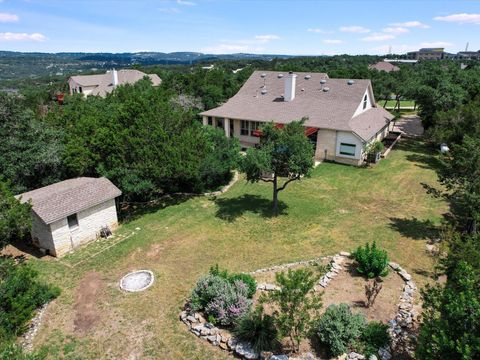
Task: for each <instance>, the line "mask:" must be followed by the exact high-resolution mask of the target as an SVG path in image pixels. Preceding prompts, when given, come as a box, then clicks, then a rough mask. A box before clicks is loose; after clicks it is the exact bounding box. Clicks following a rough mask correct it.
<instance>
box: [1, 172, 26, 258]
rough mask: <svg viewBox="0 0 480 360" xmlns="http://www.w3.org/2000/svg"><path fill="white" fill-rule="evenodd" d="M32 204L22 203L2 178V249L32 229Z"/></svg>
mask: <svg viewBox="0 0 480 360" xmlns="http://www.w3.org/2000/svg"><path fill="white" fill-rule="evenodd" d="M30 227H31V217H30V205H29V204H21V203H20V202H19V201H18V200H17V199H15V197H14V196H13V194H12V192H11V190H10V189H9V187H8V185H7V183H5V182H3V181H1V179H0V250H2V249H3V248H4V247H5V246H6V245H8V244H9V243H11V242H12V241H14V240H17V239H21V238H23V237H24V236H25V235H26V234H27V233H28V232H29V230H30Z"/></svg>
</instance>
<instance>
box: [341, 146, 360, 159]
mask: <svg viewBox="0 0 480 360" xmlns="http://www.w3.org/2000/svg"><path fill="white" fill-rule="evenodd" d="M356 147H357V145H355V144H346V143H340V154H341V155H348V156H355V148H356Z"/></svg>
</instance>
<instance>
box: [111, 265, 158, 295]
mask: <svg viewBox="0 0 480 360" xmlns="http://www.w3.org/2000/svg"><path fill="white" fill-rule="evenodd" d="M138 273H147V274H149V275H150V282H149V283H148V284H147V285H146V286H144V287H142V288H140V289H128V288H126V287H125V285H124V284H123V282H124V280H125V279H126V278H127V277H128V276H131V275H135V274H138ZM154 281H155V275H153V272H151V271H150V270H145V269H143V270H133V271H130V272H129V273H128V274H126V275H124V276H123V277H122V279H121V280H120V284H119V285H120V289H121V290H123V291H126V292H140V291H145V290H147V289H148V288H149V287H150V286H152V285H153V282H154Z"/></svg>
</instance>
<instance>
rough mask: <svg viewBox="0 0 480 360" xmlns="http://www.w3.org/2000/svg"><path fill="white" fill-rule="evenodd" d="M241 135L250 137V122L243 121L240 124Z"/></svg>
mask: <svg viewBox="0 0 480 360" xmlns="http://www.w3.org/2000/svg"><path fill="white" fill-rule="evenodd" d="M240 135H248V121H245V120H242V121H241V122H240Z"/></svg>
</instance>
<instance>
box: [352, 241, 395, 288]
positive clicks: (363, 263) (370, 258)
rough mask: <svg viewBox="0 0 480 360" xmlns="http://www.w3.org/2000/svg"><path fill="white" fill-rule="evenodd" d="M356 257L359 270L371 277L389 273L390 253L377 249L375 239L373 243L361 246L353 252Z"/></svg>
mask: <svg viewBox="0 0 480 360" xmlns="http://www.w3.org/2000/svg"><path fill="white" fill-rule="evenodd" d="M353 257H354V259H355V260H356V261H357V262H358V267H357V271H358V272H359V273H360V274H362V275H365V276H366V277H367V278H369V279H373V278H374V277H377V276H385V275H387V273H388V268H387V265H388V255H387V252H386V251H385V250H380V249H377V244H376V243H375V241H374V242H373V244H372V245H370V244H369V243H367V244H366V245H365V247H362V246H359V247H358V248H357V250H355V251H354V252H353Z"/></svg>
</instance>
